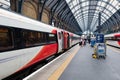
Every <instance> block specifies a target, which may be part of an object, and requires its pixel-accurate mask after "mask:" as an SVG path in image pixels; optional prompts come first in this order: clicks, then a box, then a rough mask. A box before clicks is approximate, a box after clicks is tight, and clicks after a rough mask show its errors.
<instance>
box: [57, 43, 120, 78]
mask: <svg viewBox="0 0 120 80" xmlns="http://www.w3.org/2000/svg"><path fill="white" fill-rule="evenodd" d="M92 53H93V48H91V47H90V46H89V45H86V46H84V47H82V48H80V49H79V52H78V53H77V54H76V55H75V57H74V58H73V59H72V61H71V62H70V64H69V65H68V67H67V68H66V69H65V71H64V72H63V73H62V75H61V76H60V78H59V80H120V50H118V49H114V48H111V47H107V57H106V59H105V60H104V59H100V60H97V59H93V58H92V57H91V55H92Z"/></svg>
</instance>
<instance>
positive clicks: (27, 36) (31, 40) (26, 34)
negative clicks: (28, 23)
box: [23, 30, 40, 47]
mask: <svg viewBox="0 0 120 80" xmlns="http://www.w3.org/2000/svg"><path fill="white" fill-rule="evenodd" d="M23 39H24V42H25V46H26V47H28V46H33V45H37V44H39V43H40V41H39V39H38V32H34V31H26V30H24V31H23Z"/></svg>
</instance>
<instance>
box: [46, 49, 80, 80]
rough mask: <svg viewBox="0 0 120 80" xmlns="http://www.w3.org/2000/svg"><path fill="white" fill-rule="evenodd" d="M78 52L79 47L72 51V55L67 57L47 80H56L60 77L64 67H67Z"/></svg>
mask: <svg viewBox="0 0 120 80" xmlns="http://www.w3.org/2000/svg"><path fill="white" fill-rule="evenodd" d="M73 50H74V49H73ZM78 50H79V47H78V48H77V49H76V50H74V53H72V54H71V55H70V56H68V58H67V59H66V60H65V62H64V63H63V64H62V65H61V66H59V67H58V68H57V69H56V70H55V72H54V73H53V74H52V75H51V76H50V77H49V78H48V80H58V79H59V77H60V75H61V74H62V73H63V71H64V70H65V69H66V67H67V66H68V64H69V63H70V61H71V60H72V58H73V57H74V56H75V54H76V53H77V52H78Z"/></svg>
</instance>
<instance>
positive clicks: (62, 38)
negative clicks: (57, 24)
mask: <svg viewBox="0 0 120 80" xmlns="http://www.w3.org/2000/svg"><path fill="white" fill-rule="evenodd" d="M61 40H62V41H61V43H62V50H63V49H64V33H63V31H62V32H61Z"/></svg>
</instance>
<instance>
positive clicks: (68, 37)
mask: <svg viewBox="0 0 120 80" xmlns="http://www.w3.org/2000/svg"><path fill="white" fill-rule="evenodd" d="M69 47H70V35H69V33H67V48H69Z"/></svg>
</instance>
